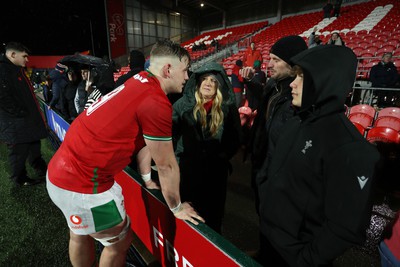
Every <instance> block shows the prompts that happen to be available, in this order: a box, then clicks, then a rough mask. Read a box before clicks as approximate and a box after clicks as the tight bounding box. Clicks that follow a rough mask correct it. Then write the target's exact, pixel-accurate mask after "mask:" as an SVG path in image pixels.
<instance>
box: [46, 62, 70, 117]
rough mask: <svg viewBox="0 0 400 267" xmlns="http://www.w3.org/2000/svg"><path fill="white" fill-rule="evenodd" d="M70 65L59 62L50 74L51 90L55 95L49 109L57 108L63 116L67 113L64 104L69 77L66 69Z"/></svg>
mask: <svg viewBox="0 0 400 267" xmlns="http://www.w3.org/2000/svg"><path fill="white" fill-rule="evenodd" d="M67 70H68V67H67V66H65V65H63V64H61V63H57V65H56V67H55V68H54V70H52V71H50V73H49V76H50V79H51V81H52V86H51V90H52V92H53V97H52V99H51V101H50V103H49V106H48V108H49V109H55V110H56V111H57V112H59V113H61V114H62V115H63V116H65V115H66V114H67V111H66V107H65V105H64V90H65V87H66V86H67V84H68V78H67V76H66V71H67Z"/></svg>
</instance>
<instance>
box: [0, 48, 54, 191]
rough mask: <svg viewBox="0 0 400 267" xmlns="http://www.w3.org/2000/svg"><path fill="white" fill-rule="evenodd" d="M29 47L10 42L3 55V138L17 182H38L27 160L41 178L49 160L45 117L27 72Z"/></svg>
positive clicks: (0, 129)
mask: <svg viewBox="0 0 400 267" xmlns="http://www.w3.org/2000/svg"><path fill="white" fill-rule="evenodd" d="M28 53H29V50H28V48H26V47H25V46H24V45H22V44H20V43H16V42H10V43H8V44H6V46H5V54H1V55H0V142H4V143H5V144H6V145H7V149H8V153H9V154H8V160H9V164H10V169H11V177H10V178H11V180H12V181H13V182H14V183H15V184H16V185H17V186H29V185H35V184H37V183H39V182H40V181H41V180H39V179H35V180H34V179H31V178H29V177H28V175H27V172H26V167H25V164H26V161H27V160H28V163H29V165H30V166H31V167H32V168H33V170H34V171H35V172H36V174H37V175H38V176H39V177H40V178H44V176H45V175H46V170H47V164H46V162H45V161H44V160H43V158H42V155H41V147H40V146H41V144H40V139H43V138H45V137H47V129H46V125H45V123H44V118H43V116H42V114H41V113H40V107H39V105H38V101H37V99H36V95H35V93H34V89H33V87H32V84H31V82H30V81H29V79H28V78H27V76H26V75H25V71H24V68H25V67H26V63H27V62H28Z"/></svg>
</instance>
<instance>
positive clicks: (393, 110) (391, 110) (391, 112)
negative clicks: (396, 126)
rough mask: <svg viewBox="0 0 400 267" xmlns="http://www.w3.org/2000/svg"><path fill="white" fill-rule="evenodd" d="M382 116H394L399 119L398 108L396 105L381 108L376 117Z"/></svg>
mask: <svg viewBox="0 0 400 267" xmlns="http://www.w3.org/2000/svg"><path fill="white" fill-rule="evenodd" d="M382 117H394V118H397V119H400V108H398V107H388V108H383V109H381V110H380V111H379V112H378V116H377V117H376V119H377V120H378V119H380V118H382Z"/></svg>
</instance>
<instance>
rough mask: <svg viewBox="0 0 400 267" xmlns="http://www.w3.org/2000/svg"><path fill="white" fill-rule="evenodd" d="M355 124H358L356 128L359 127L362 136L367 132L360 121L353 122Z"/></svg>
mask: <svg viewBox="0 0 400 267" xmlns="http://www.w3.org/2000/svg"><path fill="white" fill-rule="evenodd" d="M353 125H354V126H356V128H357V130H358V131H359V132H360V134H361V135H362V136H364V134H365V132H366V131H365V128H364V126H362V125H361V124H359V123H357V122H353Z"/></svg>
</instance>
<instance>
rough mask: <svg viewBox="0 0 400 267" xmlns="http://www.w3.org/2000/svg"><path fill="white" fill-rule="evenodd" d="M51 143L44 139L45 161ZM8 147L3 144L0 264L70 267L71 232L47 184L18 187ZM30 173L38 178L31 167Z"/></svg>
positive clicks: (0, 146)
mask: <svg viewBox="0 0 400 267" xmlns="http://www.w3.org/2000/svg"><path fill="white" fill-rule="evenodd" d="M53 154H54V150H53V148H52V146H51V143H50V142H49V141H48V140H47V139H46V140H42V155H43V157H44V159H45V161H46V162H48V161H49V160H50V158H51V157H52V156H53ZM7 160H8V156H7V147H6V146H5V145H4V144H0V177H1V178H0V203H1V204H0V213H1V214H0V226H1V227H0V266H71V264H70V261H69V257H68V240H69V231H68V228H67V224H66V222H65V219H64V216H63V215H62V213H61V211H60V210H59V209H58V208H57V207H56V206H55V205H54V204H53V203H52V202H51V200H50V198H49V196H48V194H47V190H46V185H45V183H41V184H39V185H35V186H28V187H16V186H15V185H14V184H13V183H12V182H11V180H10V179H9V165H8V162H7ZM28 175H29V176H30V177H31V178H33V179H35V178H37V177H36V176H35V174H34V172H33V171H32V169H30V168H29V166H28Z"/></svg>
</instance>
